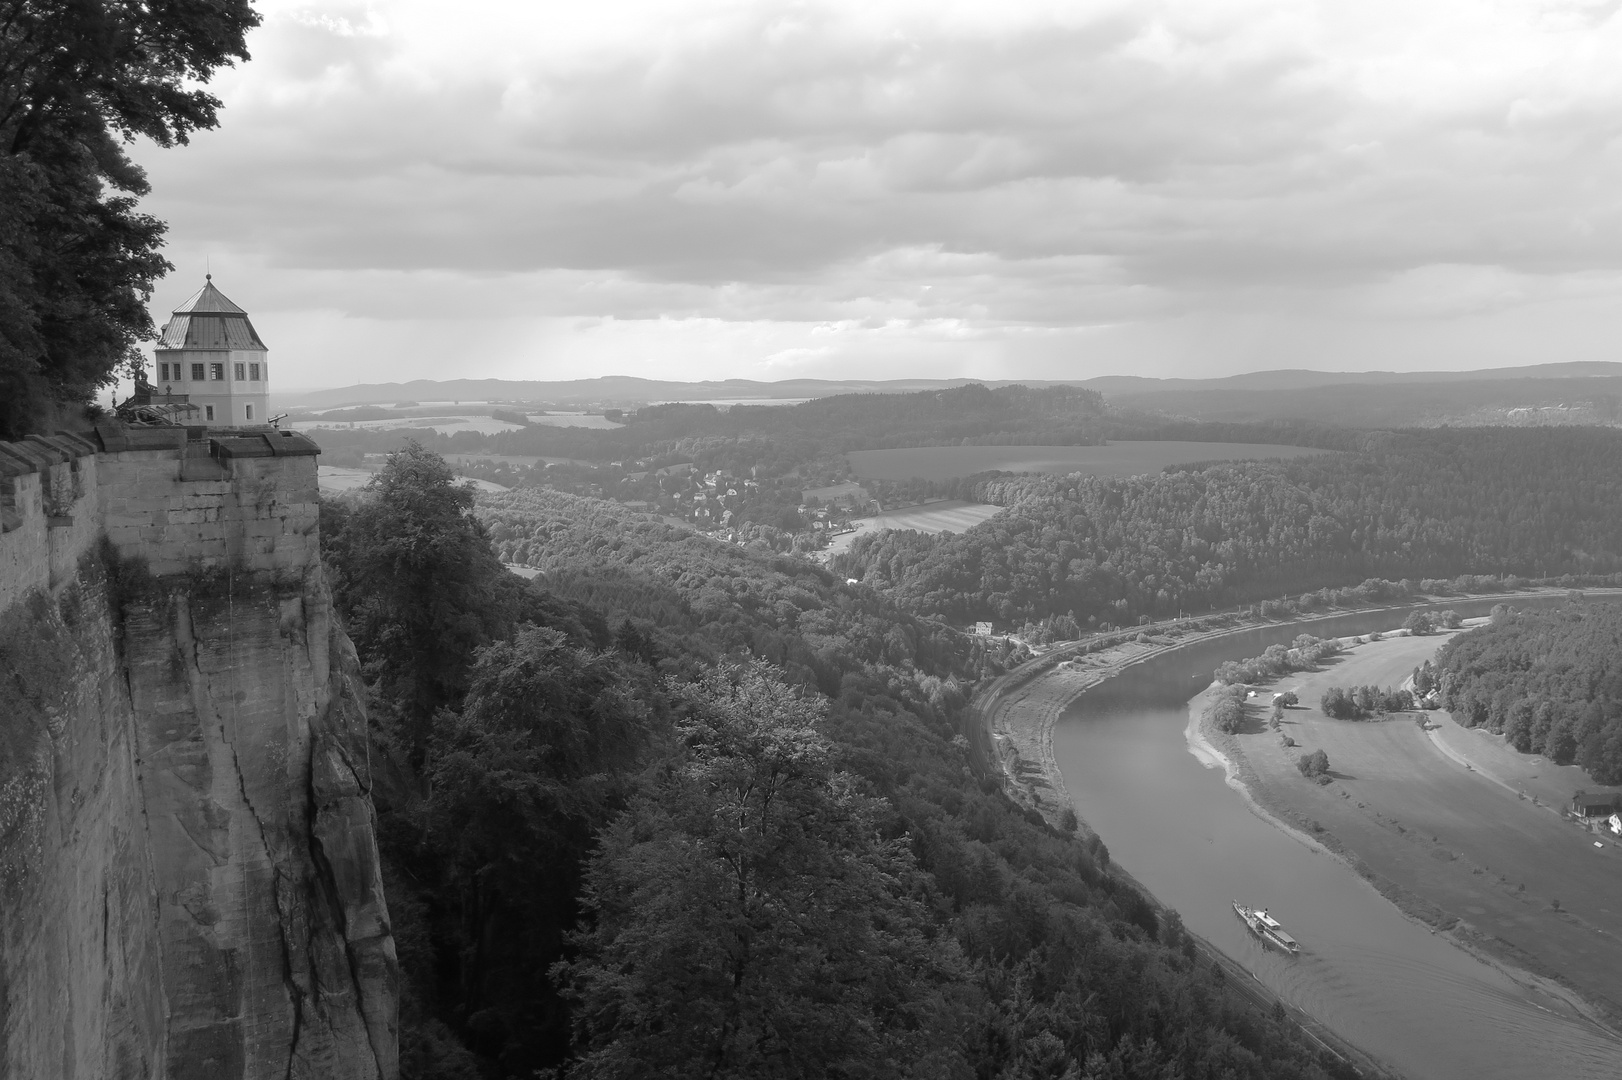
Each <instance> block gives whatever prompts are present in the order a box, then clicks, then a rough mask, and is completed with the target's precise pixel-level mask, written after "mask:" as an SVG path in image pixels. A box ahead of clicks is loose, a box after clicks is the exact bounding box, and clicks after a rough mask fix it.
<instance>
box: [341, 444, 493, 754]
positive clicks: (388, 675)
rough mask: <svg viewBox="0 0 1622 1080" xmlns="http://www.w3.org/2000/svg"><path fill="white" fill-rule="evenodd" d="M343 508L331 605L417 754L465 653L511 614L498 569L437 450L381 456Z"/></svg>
mask: <svg viewBox="0 0 1622 1080" xmlns="http://www.w3.org/2000/svg"><path fill="white" fill-rule="evenodd" d="M366 495H367V497H366V498H365V499H364V500H363V501H361V503H360V504H359V506H358V508H356V509H355V510H354V511H353V512H352V513H348V514H341V515H338V516H336V517H335V516H334V515H331V514H329V516H328V523H329V524H331V525H332V526H334V531H333V533H332V534H331V535H329V537H328V540H327V554H328V559H329V561H330V562H331V564H332V566H333V569H334V571H335V573H334V578H335V583H334V584H335V591H336V593H337V600H338V604H339V608H340V610H342V611H344V612H345V613H346V614H347V616H348V622H349V631H350V634H351V635H352V636H353V637H354V639H355V643H356V646H357V647H358V648H359V649H360V651H361V655H362V656H363V657H364V658H365V659H366V660H367V662H368V664H369V666H370V670H371V671H372V672H374V673H375V675H376V676H377V677H378V678H379V679H380V680H381V684H382V687H383V689H384V691H385V692H386V693H387V694H389V695H390V696H391V697H392V698H394V699H395V700H397V701H399V702H400V704H401V707H402V708H403V709H404V710H405V712H406V714H407V716H408V717H409V718H410V720H411V725H410V741H411V743H412V745H413V747H414V749H415V751H416V752H417V753H418V754H419V755H420V753H421V750H422V747H423V745H424V742H425V740H426V738H427V733H428V724H429V721H430V719H431V718H432V716H433V715H434V711H435V710H436V709H438V708H440V707H442V706H444V705H447V704H450V703H453V702H455V701H457V700H458V699H459V698H460V696H461V694H462V692H463V691H464V690H465V688H466V680H467V674H468V670H469V665H470V664H471V663H472V660H473V652H474V650H475V649H477V648H478V647H479V646H480V645H483V644H486V643H487V642H489V641H490V640H491V639H492V638H493V637H494V636H495V635H496V633H498V632H499V631H500V630H501V629H502V628H503V627H504V625H505V624H506V623H507V622H508V620H509V619H510V615H509V613H508V612H507V611H506V610H505V609H504V608H503V605H502V602H501V600H502V594H501V586H502V585H504V584H506V582H505V581H504V580H503V579H504V578H506V576H507V575H506V574H505V573H504V572H503V571H502V569H501V564H500V563H499V562H497V561H496V557H495V553H494V552H493V551H491V549H490V543H489V540H488V538H487V537H486V535H485V532H484V527H483V525H481V524H480V522H479V520H478V518H476V517H475V516H474V514H473V489H472V487H471V485H458V484H457V483H456V482H455V477H454V475H453V474H452V473H451V471H450V469H449V468H448V467H447V466H446V465H445V462H444V460H443V459H442V458H440V457H439V456H438V455H437V454H432V453H430V452H428V451H426V450H424V449H423V448H422V447H421V446H419V445H417V444H415V443H411V444H408V445H407V446H406V448H405V449H403V450H400V451H398V452H396V453H394V454H391V455H389V458H388V461H387V463H386V464H385V465H384V466H383V468H382V469H381V470H380V471H379V472H378V474H377V475H376V476H375V477H373V479H372V481H371V482H370V483H369V484H368V485H367V488H366Z"/></svg>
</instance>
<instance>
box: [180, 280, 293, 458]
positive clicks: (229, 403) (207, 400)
mask: <svg viewBox="0 0 1622 1080" xmlns="http://www.w3.org/2000/svg"><path fill="white" fill-rule="evenodd" d="M153 352H154V354H155V359H156V360H157V369H158V370H157V372H156V378H155V379H154V380H153V383H154V386H155V388H157V389H161V390H162V391H163V392H164V393H165V394H185V395H186V399H187V400H189V401H190V403H191V404H192V405H194V406H196V407H197V412H196V413H194V414H193V418H192V421H191V422H193V423H201V424H204V425H205V426H208V427H257V426H259V425H261V424H264V423H265V422H266V421H268V420H269V419H270V414H269V409H268V401H267V398H268V396H269V388H270V367H269V365H268V364H267V363H266V362H265V352H266V350H265V343H264V342H263V341H261V340H259V333H258V331H256V330H255V329H254V328H253V323H251V322H249V321H248V313H247V312H246V311H244V310H242V308H240V307H238V306H237V305H235V304H233V303H232V302H231V301H230V300H228V299H226V297H225V294H224V293H222V292H220V290H218V289H216V288H215V287H214V275H212V274H209V275H206V276H205V278H204V284H203V287H202V288H201V289H199V290H198V291H197V292H196V294H194V295H193V296H192V297H191V299H189V300H187V301H186V302H185V303H183V304H181V305H180V306H179V307H177V308H175V310H174V315H173V316H172V317H171V318H170V319H169V321H168V322H167V323H165V324H164V326H163V331H162V333H161V334H160V335H159V336H158V344H157V348H155V349H154V350H153Z"/></svg>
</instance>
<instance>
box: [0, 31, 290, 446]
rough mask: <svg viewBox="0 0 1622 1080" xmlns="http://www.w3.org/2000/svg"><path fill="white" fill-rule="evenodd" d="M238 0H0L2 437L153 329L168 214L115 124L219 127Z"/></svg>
mask: <svg viewBox="0 0 1622 1080" xmlns="http://www.w3.org/2000/svg"><path fill="white" fill-rule="evenodd" d="M258 23H259V16H258V15H257V14H256V13H255V12H254V11H253V9H252V8H251V7H250V6H249V4H248V3H247V0H179V2H170V3H161V4H133V3H121V2H115V0H0V207H4V213H3V214H0V438H17V437H19V436H21V435H22V434H23V433H25V432H27V431H29V430H32V429H33V428H34V426H35V425H37V424H40V423H44V422H47V421H48V420H49V419H50V418H51V416H52V414H53V412H54V410H55V409H56V408H57V407H58V406H60V405H63V404H66V403H73V402H85V401H88V399H89V397H90V396H91V394H92V393H93V392H94V391H95V390H96V388H97V387H100V386H103V385H106V384H107V383H108V382H110V381H111V380H112V379H113V378H114V376H115V374H116V372H117V369H118V368H119V366H120V365H121V364H126V363H129V362H131V361H132V360H133V359H134V357H135V354H134V351H133V350H134V346H135V344H136V342H138V341H140V340H142V339H143V338H145V337H148V336H150V334H151V330H152V325H151V320H150V318H149V317H148V315H147V313H146V307H145V305H146V301H147V300H148V299H150V297H151V293H152V286H153V283H154V282H155V281H156V280H157V278H158V277H160V276H161V275H162V274H163V273H164V272H165V271H167V270H169V269H171V267H170V266H169V264H168V263H167V262H166V261H165V260H164V259H163V257H162V255H161V254H160V251H159V245H160V243H161V239H162V236H163V225H162V223H160V222H158V221H157V220H155V219H154V218H152V217H150V216H148V215H145V214H142V213H140V212H139V211H138V210H137V209H136V197H138V196H140V195H143V194H145V193H146V191H147V183H146V178H145V176H144V175H143V174H142V172H141V170H140V169H139V168H138V167H137V166H136V165H135V164H134V163H132V162H131V161H130V160H129V158H128V157H127V156H126V155H125V153H124V150H123V147H122V146H121V145H120V142H119V140H120V138H125V139H127V138H131V137H134V136H137V135H139V136H144V137H146V138H149V139H151V140H152V141H153V142H155V143H157V144H158V145H160V146H170V145H173V144H174V143H177V142H179V143H184V142H185V141H186V140H187V137H188V136H189V135H190V134H191V133H192V132H193V131H197V130H200V129H205V128H210V127H213V126H214V125H215V123H216V113H217V110H218V108H219V104H220V103H219V101H218V100H216V99H215V98H214V97H212V96H211V95H209V94H208V93H206V92H205V91H204V90H202V89H200V88H199V87H198V85H197V84H199V83H202V82H206V81H207V79H208V78H209V76H210V75H211V74H212V73H213V72H214V71H216V70H217V69H218V68H219V67H221V66H222V65H226V64H230V63H232V62H234V61H235V60H238V59H247V56H248V52H247V47H246V44H245V42H244V36H245V34H246V33H247V31H248V30H249V29H250V28H252V27H253V26H256V25H258Z"/></svg>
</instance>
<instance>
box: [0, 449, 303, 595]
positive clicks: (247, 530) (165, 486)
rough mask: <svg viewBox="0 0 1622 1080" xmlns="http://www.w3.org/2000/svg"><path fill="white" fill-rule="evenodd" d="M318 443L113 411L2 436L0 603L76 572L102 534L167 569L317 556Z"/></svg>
mask: <svg viewBox="0 0 1622 1080" xmlns="http://www.w3.org/2000/svg"><path fill="white" fill-rule="evenodd" d="M320 452H321V450H320V448H319V447H318V446H316V444H315V443H313V442H311V441H310V440H309V439H308V438H306V437H305V436H303V435H299V434H296V433H294V432H290V431H276V430H273V429H268V428H265V429H257V428H252V429H220V428H213V429H205V428H180V427H130V426H127V425H124V424H120V423H117V422H115V421H103V422H101V423H98V424H97V425H96V427H95V429H94V431H91V432H88V433H85V434H83V435H75V434H68V433H58V434H56V435H48V436H41V435H30V436H28V437H27V438H26V439H24V440H23V441H21V442H14V443H4V442H0V611H3V610H5V609H6V608H8V607H10V606H11V605H12V604H14V603H15V602H16V601H17V600H19V599H21V598H22V597H24V596H26V595H28V594H29V593H30V592H32V591H34V590H36V589H42V588H44V589H49V588H55V587H56V586H58V585H61V584H63V583H64V582H66V581H68V580H70V579H71V578H72V576H73V574H74V570H75V568H76V567H77V565H78V562H79V559H80V558H81V557H82V556H83V555H84V554H85V553H86V552H87V551H88V550H89V549H90V548H91V546H92V545H94V544H95V543H96V542H97V541H98V540H99V539H100V538H101V537H103V536H105V537H106V538H107V539H108V540H110V541H111V542H112V545H113V547H114V549H115V550H116V551H117V552H118V553H119V555H121V556H123V557H126V558H141V559H144V560H145V561H146V563H147V565H148V567H149V569H150V570H151V572H152V573H153V574H154V575H155V576H158V577H164V576H168V575H173V574H180V573H185V572H187V571H190V570H196V569H203V570H211V569H237V570H242V571H245V572H251V571H260V570H279V571H290V570H296V569H298V568H301V567H305V566H312V565H314V564H315V563H316V561H317V559H318V558H319V550H318V544H319V537H318V535H317V523H318V520H319V495H318V493H317V487H316V466H315V458H316V455H317V454H319V453H320Z"/></svg>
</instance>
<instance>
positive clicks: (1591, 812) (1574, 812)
mask: <svg viewBox="0 0 1622 1080" xmlns="http://www.w3.org/2000/svg"><path fill="white" fill-rule="evenodd" d="M1619 810H1622V798H1618V797H1617V796H1616V795H1612V794H1609V793H1604V794H1599V795H1590V794H1589V793H1588V792H1586V791H1574V792H1572V795H1571V816H1572V817H1574V818H1579V819H1581V820H1583V821H1589V822H1592V821H1603V820H1605V819H1607V818H1612V817H1615V816H1616V815H1617V812H1618V811H1619Z"/></svg>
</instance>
